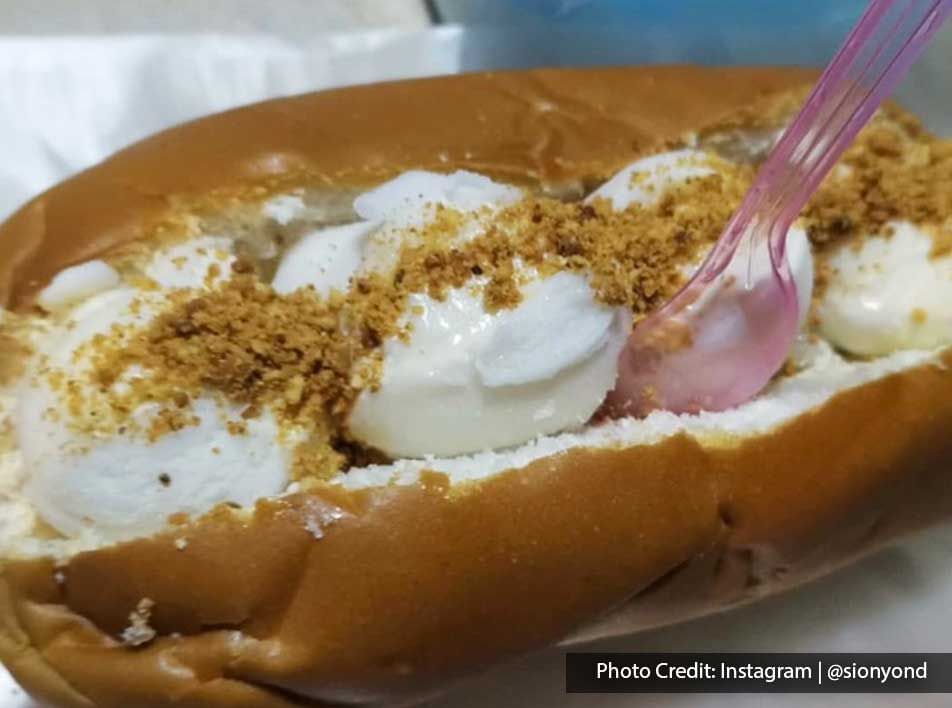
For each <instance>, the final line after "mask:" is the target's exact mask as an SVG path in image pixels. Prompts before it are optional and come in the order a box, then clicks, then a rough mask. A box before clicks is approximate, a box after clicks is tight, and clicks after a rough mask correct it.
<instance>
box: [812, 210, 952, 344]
mask: <svg viewBox="0 0 952 708" xmlns="http://www.w3.org/2000/svg"><path fill="white" fill-rule="evenodd" d="M891 226H892V228H893V234H892V236H871V237H869V238H866V239H864V240H862V241H860V242H859V243H858V244H845V245H844V246H843V247H841V248H840V249H839V250H837V251H836V252H835V253H834V254H832V256H831V257H830V259H829V261H828V265H829V267H830V269H831V272H830V278H829V284H828V285H827V288H826V290H825V292H824V293H823V296H822V298H821V299H820V301H819V303H818V307H817V314H818V316H819V326H820V332H821V333H822V334H823V336H824V337H826V338H827V339H829V340H830V341H831V342H833V344H835V345H836V346H838V347H840V348H842V349H845V350H846V351H849V352H852V353H853V354H860V355H867V356H878V355H883V354H888V353H890V352H893V351H896V350H900V349H930V348H932V347H937V346H941V345H944V344H948V343H950V342H952V256H948V255H946V256H943V257H932V256H931V255H930V253H931V251H932V248H933V240H932V238H931V237H930V236H929V234H927V233H924V232H923V231H922V230H921V229H920V228H919V227H917V226H915V225H913V224H910V223H908V222H894V223H892V224H891Z"/></svg>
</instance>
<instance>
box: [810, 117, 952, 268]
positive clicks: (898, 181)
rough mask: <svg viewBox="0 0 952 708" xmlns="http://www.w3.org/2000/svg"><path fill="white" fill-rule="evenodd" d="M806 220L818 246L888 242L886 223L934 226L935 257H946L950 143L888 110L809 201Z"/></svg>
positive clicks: (951, 235) (951, 246) (950, 231)
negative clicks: (875, 238) (875, 239)
mask: <svg viewBox="0 0 952 708" xmlns="http://www.w3.org/2000/svg"><path fill="white" fill-rule="evenodd" d="M804 220H805V222H806V226H807V233H808V234H809V236H810V240H811V241H812V242H813V243H814V245H816V246H820V247H823V246H827V245H829V244H834V243H838V242H840V241H842V240H844V239H850V240H851V241H852V240H853V239H854V238H855V237H864V236H869V235H885V236H888V235H889V233H888V226H887V223H888V222H889V221H894V220H904V221H910V222H912V223H914V224H918V225H920V226H924V227H930V228H929V230H930V231H931V233H932V235H933V241H934V247H933V251H932V253H933V256H939V255H942V254H944V253H948V252H949V250H952V142H950V141H948V140H941V139H939V138H936V137H935V136H933V135H931V134H930V133H928V132H927V131H925V130H924V129H923V128H922V126H921V125H920V124H919V123H918V121H916V119H915V118H913V117H911V116H909V115H907V114H902V113H899V112H897V111H895V110H893V109H886V110H884V111H882V112H881V113H880V114H878V115H877V116H876V117H875V118H874V119H873V121H872V122H871V123H870V125H869V126H867V127H866V129H865V130H863V131H862V132H861V133H860V135H859V137H858V138H857V139H856V141H855V142H854V143H853V145H852V146H851V147H850V148H849V149H848V150H847V151H846V153H845V154H844V156H843V157H842V159H841V160H840V162H839V164H838V165H837V167H836V168H834V170H833V171H832V172H831V173H830V175H829V176H828V177H827V178H826V180H825V181H824V182H823V184H822V185H821V187H820V189H819V190H818V191H817V193H816V194H815V195H814V196H813V198H812V199H811V200H810V203H809V205H808V206H807V209H806V211H805V212H804ZM854 242H855V241H854Z"/></svg>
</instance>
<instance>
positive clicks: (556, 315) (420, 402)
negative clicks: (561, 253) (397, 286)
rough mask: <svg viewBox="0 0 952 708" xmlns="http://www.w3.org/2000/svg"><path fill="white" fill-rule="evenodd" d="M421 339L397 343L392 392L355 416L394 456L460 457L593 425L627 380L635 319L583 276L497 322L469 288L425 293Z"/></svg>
mask: <svg viewBox="0 0 952 708" xmlns="http://www.w3.org/2000/svg"><path fill="white" fill-rule="evenodd" d="M411 307H414V308H415V309H417V310H418V313H417V314H414V315H413V316H412V317H411V318H410V321H411V322H412V325H413V330H412V335H411V337H410V341H409V343H404V342H401V341H399V340H395V339H392V340H389V341H387V342H386V344H385V348H384V355H385V358H384V370H383V377H382V382H381V385H380V388H379V390H378V391H376V392H371V391H364V392H363V393H362V394H361V396H360V398H359V399H358V400H357V405H356V406H355V408H354V411H353V412H352V413H351V417H350V431H351V433H352V434H353V435H354V436H355V437H356V438H357V439H359V440H361V441H364V442H365V443H367V444H369V445H372V446H374V447H376V448H378V449H381V450H383V451H384V452H386V453H388V454H389V455H392V456H394V457H421V456H424V455H428V454H432V455H457V454H462V453H466V452H475V451H480V450H489V449H493V448H500V447H506V446H509V445H516V444H518V443H522V442H525V441H527V440H531V439H532V438H534V437H537V436H539V435H547V434H549V433H553V432H557V431H560V430H566V429H572V428H576V427H578V426H581V425H583V424H584V423H585V422H586V421H587V420H588V419H589V418H590V417H591V416H592V414H593V413H594V412H595V410H596V409H597V408H598V407H599V405H601V403H602V401H603V400H604V398H605V395H606V394H607V393H608V390H609V389H610V388H611V387H612V386H613V385H614V383H615V374H616V368H617V359H618V354H619V352H620V351H621V348H622V346H623V344H624V342H625V338H626V336H627V333H628V328H629V326H630V319H629V318H628V317H626V316H625V315H624V313H623V312H621V311H618V310H613V309H611V308H608V307H605V306H603V305H600V304H598V303H596V302H595V297H594V293H593V292H592V290H591V288H590V287H589V286H588V283H587V282H586V281H585V279H584V278H582V277H581V276H579V275H575V274H571V273H559V274H556V275H554V276H552V277H550V278H547V279H545V280H542V281H536V282H533V283H531V284H530V285H529V286H527V287H526V288H525V289H524V300H523V302H522V303H521V304H520V305H519V306H518V307H516V308H515V309H513V310H508V311H503V312H500V313H497V314H492V315H490V314H487V313H486V311H485V310H484V308H483V305H482V301H481V298H480V297H479V296H474V295H473V294H472V293H471V292H470V291H469V289H467V288H463V289H459V290H455V291H453V292H452V293H451V294H450V295H449V296H448V297H447V298H446V300H445V301H443V302H436V301H434V300H433V299H431V298H430V297H428V296H426V295H416V296H414V297H413V299H412V303H411Z"/></svg>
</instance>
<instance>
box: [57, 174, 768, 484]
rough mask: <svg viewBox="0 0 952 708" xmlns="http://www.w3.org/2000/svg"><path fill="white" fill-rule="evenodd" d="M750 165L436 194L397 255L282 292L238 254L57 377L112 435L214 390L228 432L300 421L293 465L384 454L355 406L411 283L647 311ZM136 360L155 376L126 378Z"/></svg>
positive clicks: (718, 219) (77, 409)
mask: <svg viewBox="0 0 952 708" xmlns="http://www.w3.org/2000/svg"><path fill="white" fill-rule="evenodd" d="M712 159H714V158H712ZM750 178H751V172H750V169H749V168H747V167H738V166H732V165H730V164H729V163H726V162H721V161H719V162H718V172H717V174H714V175H712V176H709V177H703V178H696V179H692V180H689V181H687V182H685V183H683V184H678V185H675V186H673V187H671V188H669V189H667V190H666V191H665V192H664V193H663V194H661V195H660V196H659V199H658V201H657V203H655V204H653V205H649V206H641V205H633V206H632V207H631V208H629V209H627V210H624V211H621V212H616V211H614V210H613V209H612V207H611V204H610V203H609V202H608V201H606V200H595V201H594V202H593V203H591V204H581V203H577V202H561V201H558V200H556V199H551V198H546V197H540V196H527V197H526V198H524V199H522V200H521V201H519V202H517V203H515V204H512V205H510V206H507V207H504V208H501V209H500V210H498V211H496V212H492V211H490V210H489V209H483V210H481V211H478V212H476V213H467V214H464V213H461V212H458V211H455V210H453V209H449V208H446V207H440V206H437V207H433V211H432V215H431V216H432V218H431V219H430V220H429V221H428V222H427V223H426V224H425V225H423V226H419V227H413V228H409V229H407V230H406V233H403V234H401V240H400V243H401V244H402V245H401V247H400V249H399V253H398V257H397V258H396V260H395V261H394V262H393V263H392V264H391V267H389V268H385V269H380V270H371V271H366V272H362V273H361V275H360V276H359V277H355V278H354V279H353V280H352V282H351V283H350V286H349V287H348V289H347V290H346V292H337V291H334V292H332V293H331V294H330V295H329V296H328V297H321V296H319V295H318V294H317V293H316V292H315V291H314V290H313V289H311V288H303V289H300V290H298V291H296V292H294V293H290V294H287V295H282V294H278V293H276V292H275V291H274V290H273V289H271V288H270V287H269V286H268V285H267V284H266V283H264V282H262V280H261V278H260V277H259V274H258V273H257V272H256V269H255V265H254V264H253V263H251V262H249V261H247V260H238V261H237V262H236V263H235V264H234V266H233V267H232V277H231V279H230V280H227V281H224V282H222V283H219V284H217V285H216V287H215V288H213V289H211V290H205V291H202V292H199V291H176V292H173V293H171V294H170V295H169V303H168V306H167V307H166V308H165V309H164V311H162V312H161V314H159V315H158V316H156V317H155V318H154V319H153V320H152V321H151V323H150V324H148V325H147V326H145V327H144V328H141V329H137V328H134V327H127V328H125V329H123V328H118V327H117V328H114V331H113V332H112V333H111V334H110V335H109V336H102V337H97V338H95V339H94V340H93V342H92V343H91V344H90V345H88V347H87V348H86V349H85V350H84V351H82V352H80V356H81V357H87V356H88V357H89V359H90V360H91V361H92V368H91V372H90V374H89V378H90V383H92V384H93V385H92V386H88V385H83V384H82V382H80V381H77V380H76V379H75V378H70V379H68V380H63V381H61V382H60V384H61V387H62V388H63V389H64V390H65V395H66V398H67V401H68V402H69V403H70V408H71V412H72V413H73V414H74V417H75V418H76V419H77V420H81V421H82V422H83V425H84V426H86V428H87V430H94V431H99V432H105V431H111V432H114V431H115V429H116V427H117V426H118V425H120V424H121V425H124V426H127V425H128V424H129V421H128V418H129V414H130V413H131V412H132V411H134V410H135V409H136V408H137V406H139V405H140V404H142V403H145V402H148V403H153V404H157V405H158V406H159V412H158V413H157V414H156V415H155V416H154V417H153V418H152V419H151V420H152V422H151V424H150V427H149V428H148V429H147V430H146V431H144V432H145V433H146V434H147V435H148V436H149V438H150V439H156V438H158V437H160V436H162V435H164V434H167V433H169V432H174V431H177V430H181V429H183V428H184V427H186V426H189V425H196V424H197V423H198V422H199V419H198V418H197V417H196V416H195V414H194V412H193V410H192V403H193V401H195V400H196V398H197V397H199V396H202V395H208V393H209V392H210V393H212V394H213V395H218V396H220V397H221V398H222V399H223V400H226V401H227V402H229V403H230V404H232V405H233V406H237V407H238V408H240V409H241V410H242V411H243V413H242V414H241V420H228V421H226V423H225V424H226V426H227V429H228V432H229V433H230V434H232V435H244V434H247V433H248V423H249V422H250V421H251V420H253V419H255V418H257V417H258V416H260V415H261V414H262V412H263V411H265V410H268V411H271V412H272V413H274V414H275V416H276V417H277V419H278V421H279V423H281V425H282V429H294V430H298V431H304V437H303V442H300V443H299V444H297V445H296V448H295V452H294V461H295V469H296V470H297V472H298V476H299V477H304V476H310V477H313V476H318V477H322V476H328V475H330V474H333V473H336V472H337V471H338V470H340V469H341V468H342V467H346V466H347V465H348V464H351V463H353V462H358V461H360V462H367V461H380V458H379V456H377V455H375V453H373V451H367V450H366V449H364V448H362V447H361V446H358V445H355V444H353V443H352V441H350V440H349V438H348V435H347V418H348V416H349V413H350V411H351V409H352V407H353V405H354V403H355V401H356V399H357V397H358V396H359V395H360V393H361V391H363V390H365V389H374V388H375V387H377V386H378V385H379V381H380V375H381V363H382V347H383V345H384V342H385V341H387V340H388V339H391V338H404V339H405V338H406V337H407V336H408V334H409V326H410V325H409V324H408V320H407V315H409V314H412V312H408V304H407V303H408V298H409V296H410V295H411V294H413V293H427V294H428V295H430V296H431V297H433V298H435V299H437V300H441V299H444V298H445V297H446V296H447V295H448V293H449V292H450V290H451V289H454V288H463V287H475V288H476V289H477V290H478V291H480V292H481V295H482V299H483V302H484V304H485V306H486V308H487V310H488V311H490V312H494V311H498V310H502V309H508V308H512V307H515V306H516V305H518V303H519V302H520V300H521V297H522V296H521V292H520V286H521V285H522V284H523V283H524V282H525V281H526V280H527V279H528V278H530V277H534V276H532V275H531V274H532V273H537V274H538V276H539V277H546V276H548V275H551V274H553V273H556V272H558V271H562V270H569V271H577V272H580V273H584V274H586V275H587V276H588V278H589V280H590V282H591V283H592V285H593V288H594V290H595V293H596V297H597V299H598V300H600V301H601V302H603V303H605V304H607V305H612V306H623V307H626V308H628V309H629V310H630V311H631V312H632V314H633V315H635V316H637V315H641V314H644V313H645V312H647V311H649V310H650V309H652V308H653V307H656V306H657V305H658V304H660V303H661V302H663V301H664V300H665V299H667V298H668V297H670V296H671V295H672V294H673V292H674V291H675V289H676V288H677V287H679V286H680V284H681V283H682V281H683V273H682V268H683V266H684V265H685V264H687V263H690V262H692V261H693V260H695V259H697V258H698V257H699V255H700V253H701V252H702V251H703V250H704V249H706V247H707V246H709V245H710V244H711V243H713V241H714V240H716V238H717V236H718V235H719V234H720V231H721V229H722V228H723V225H724V224H725V223H726V221H727V219H728V217H729V216H730V213H731V211H732V210H733V208H734V207H735V206H736V204H737V203H738V202H739V200H740V199H741V197H742V196H743V193H744V191H745V190H746V188H747V185H748V184H749V181H750ZM463 233H467V234H470V235H469V236H466V237H461V234H463ZM473 234H475V235H473ZM209 282H210V280H209ZM474 283H475V285H474ZM133 369H138V370H141V371H144V372H146V374H145V375H142V376H138V377H137V376H129V375H128V374H129V372H130V371H132V370H133ZM90 389H92V390H93V391H94V393H93V394H90V393H89V391H90ZM91 413H93V414H94V415H90V414H91Z"/></svg>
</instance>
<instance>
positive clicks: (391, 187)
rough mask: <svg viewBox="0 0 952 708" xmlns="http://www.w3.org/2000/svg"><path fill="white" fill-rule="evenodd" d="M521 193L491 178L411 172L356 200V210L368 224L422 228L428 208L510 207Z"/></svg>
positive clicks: (454, 173)
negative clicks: (374, 222)
mask: <svg viewBox="0 0 952 708" xmlns="http://www.w3.org/2000/svg"><path fill="white" fill-rule="evenodd" d="M520 196H522V190H520V189H518V188H516V187H512V186H510V185H507V184H499V183H498V182H494V181H492V180H491V179H489V178H488V177H484V176H483V175H479V174H476V173H475V172H466V171H464V170H457V171H456V172H452V173H450V174H440V173H437V172H425V171H423V170H411V171H409V172H404V173H403V174H401V175H400V176H399V177H396V178H394V179H392V180H390V181H389V182H385V183H384V184H382V185H380V186H379V187H376V188H374V189H372V190H370V191H369V192H366V193H365V194H362V195H360V196H359V197H357V199H355V200H354V211H356V212H357V214H358V216H360V218H362V219H364V220H366V221H387V222H388V223H389V224H391V225H394V226H400V227H402V226H419V225H420V224H422V223H423V222H424V221H425V220H426V218H427V215H428V207H429V206H431V205H436V204H439V205H442V206H447V207H452V208H453V209H458V210H459V211H464V212H465V211H476V210H477V209H479V208H481V207H498V206H500V205H503V204H511V203H513V202H515V201H517V200H518V199H519V197H520Z"/></svg>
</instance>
